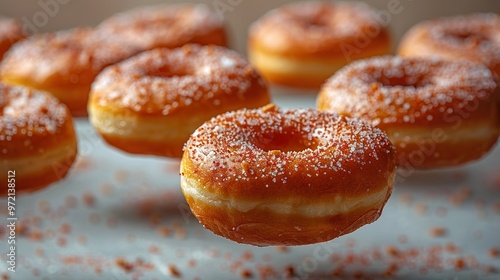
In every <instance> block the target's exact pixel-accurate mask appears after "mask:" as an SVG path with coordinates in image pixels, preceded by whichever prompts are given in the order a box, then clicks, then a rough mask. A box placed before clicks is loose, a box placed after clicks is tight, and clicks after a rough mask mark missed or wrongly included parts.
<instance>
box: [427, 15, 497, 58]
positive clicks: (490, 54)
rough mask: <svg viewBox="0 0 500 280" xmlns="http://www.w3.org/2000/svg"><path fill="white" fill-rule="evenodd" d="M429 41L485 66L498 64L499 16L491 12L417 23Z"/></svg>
mask: <svg viewBox="0 0 500 280" xmlns="http://www.w3.org/2000/svg"><path fill="white" fill-rule="evenodd" d="M420 27H421V28H425V29H427V30H428V32H429V35H428V36H429V43H431V44H434V45H436V46H438V47H440V48H443V49H446V50H448V51H451V52H456V53H457V54H463V55H465V56H466V57H467V56H473V57H474V59H476V60H478V61H481V62H483V63H484V64H486V65H490V66H494V65H495V64H498V63H500V16H499V15H497V14H494V13H484V14H471V15H464V16H456V17H451V18H442V19H437V20H433V21H428V22H424V23H422V24H421V25H420Z"/></svg>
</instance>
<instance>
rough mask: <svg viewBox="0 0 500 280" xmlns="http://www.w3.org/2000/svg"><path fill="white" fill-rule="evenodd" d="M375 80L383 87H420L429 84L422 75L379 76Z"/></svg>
mask: <svg viewBox="0 0 500 280" xmlns="http://www.w3.org/2000/svg"><path fill="white" fill-rule="evenodd" d="M377 82H379V83H380V84H382V85H383V86H384V87H411V88H421V87H425V86H427V85H429V84H430V81H429V80H428V79H426V78H425V77H424V76H407V75H404V76H402V77H386V76H382V77H380V78H379V79H378V80H377Z"/></svg>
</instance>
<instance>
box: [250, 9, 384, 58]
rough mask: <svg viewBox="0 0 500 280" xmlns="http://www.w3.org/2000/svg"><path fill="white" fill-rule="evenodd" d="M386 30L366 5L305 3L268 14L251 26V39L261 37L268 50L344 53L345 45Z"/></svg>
mask: <svg viewBox="0 0 500 280" xmlns="http://www.w3.org/2000/svg"><path fill="white" fill-rule="evenodd" d="M384 30H385V27H384V26H382V25H381V24H380V23H379V22H378V21H377V18H376V11H375V10H374V9H372V8H370V7H369V6H368V5H367V4H365V3H361V2H337V3H332V2H319V1H303V2H298V3H292V4H288V5H285V6H283V7H281V8H278V9H275V10H272V11H270V12H268V13H267V14H266V15H264V16H263V17H262V18H260V19H259V20H258V21H257V22H256V23H254V24H253V25H252V27H251V30H250V37H251V38H255V39H256V40H257V38H259V39H258V40H259V42H260V43H261V44H262V45H264V46H265V48H266V49H267V50H268V51H269V50H272V51H276V52H286V51H290V52H294V53H303V54H310V53H322V52H327V53H332V52H333V53H342V50H341V48H340V45H341V44H342V43H354V41H355V40H358V39H359V38H360V37H364V36H366V33H369V34H371V35H372V36H371V37H372V41H373V40H374V38H373V37H374V36H377V35H376V34H375V33H377V34H381V33H382V31H384ZM290 45H291V46H293V48H292V50H291V49H290Z"/></svg>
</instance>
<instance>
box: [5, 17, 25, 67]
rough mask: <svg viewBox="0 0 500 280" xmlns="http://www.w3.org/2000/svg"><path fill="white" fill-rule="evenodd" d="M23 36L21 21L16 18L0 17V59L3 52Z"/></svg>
mask: <svg viewBox="0 0 500 280" xmlns="http://www.w3.org/2000/svg"><path fill="white" fill-rule="evenodd" d="M24 37H25V36H24V34H23V31H22V27H21V23H20V22H18V21H17V20H14V19H10V18H4V17H0V60H2V57H3V55H4V53H5V52H6V51H7V50H8V49H10V47H11V46H12V45H13V44H14V43H15V42H17V41H19V40H21V39H23V38H24Z"/></svg>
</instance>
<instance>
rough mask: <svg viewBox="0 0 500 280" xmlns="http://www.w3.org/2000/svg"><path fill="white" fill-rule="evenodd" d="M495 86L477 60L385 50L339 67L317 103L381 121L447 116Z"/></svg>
mask: <svg viewBox="0 0 500 280" xmlns="http://www.w3.org/2000/svg"><path fill="white" fill-rule="evenodd" d="M496 87H497V85H496V83H495V80H494V78H493V74H492V73H491V71H490V70H488V69H487V68H486V67H484V66H482V65H479V64H474V63H470V62H467V61H444V60H440V59H437V58H436V59H434V58H400V57H391V56H385V57H378V58H372V59H367V60H362V61H356V62H354V63H352V64H350V65H349V66H346V67H345V68H343V69H342V70H340V71H339V72H337V73H336V74H335V75H334V76H333V77H331V78H330V79H329V80H328V81H327V83H326V84H325V85H324V87H323V89H322V90H321V93H320V95H319V96H318V108H320V109H321V110H326V111H332V112H338V113H341V114H344V115H347V116H351V117H356V118H360V119H363V120H366V121H369V122H371V123H372V124H373V125H376V126H380V127H382V126H384V125H388V124H405V123H420V124H428V123H436V122H445V121H446V118H443V115H445V114H447V113H452V112H454V110H458V109H461V108H464V107H466V106H468V105H470V103H473V102H476V101H482V100H488V99H489V98H491V96H493V94H494V92H495V90H496Z"/></svg>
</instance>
